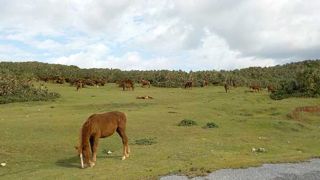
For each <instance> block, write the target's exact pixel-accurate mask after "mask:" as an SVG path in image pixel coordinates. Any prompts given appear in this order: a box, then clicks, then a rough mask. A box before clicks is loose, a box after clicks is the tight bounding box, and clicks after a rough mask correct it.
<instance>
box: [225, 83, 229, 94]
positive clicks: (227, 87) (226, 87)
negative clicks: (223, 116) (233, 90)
mask: <svg viewBox="0 0 320 180" xmlns="http://www.w3.org/2000/svg"><path fill="white" fill-rule="evenodd" d="M224 90H225V91H226V93H228V90H229V85H228V84H227V83H224Z"/></svg>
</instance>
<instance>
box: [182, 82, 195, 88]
mask: <svg viewBox="0 0 320 180" xmlns="http://www.w3.org/2000/svg"><path fill="white" fill-rule="evenodd" d="M192 84H193V83H192V81H187V82H186V83H185V85H184V88H185V89H187V88H192Z"/></svg>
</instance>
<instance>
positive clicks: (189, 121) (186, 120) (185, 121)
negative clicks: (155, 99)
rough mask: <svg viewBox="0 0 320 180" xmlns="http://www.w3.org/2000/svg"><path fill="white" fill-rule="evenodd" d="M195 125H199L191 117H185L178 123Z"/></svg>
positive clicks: (180, 124)
mask: <svg viewBox="0 0 320 180" xmlns="http://www.w3.org/2000/svg"><path fill="white" fill-rule="evenodd" d="M195 125H197V122H196V121H194V120H191V119H184V120H182V121H180V123H179V124H178V126H195Z"/></svg>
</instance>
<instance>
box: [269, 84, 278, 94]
mask: <svg viewBox="0 0 320 180" xmlns="http://www.w3.org/2000/svg"><path fill="white" fill-rule="evenodd" d="M267 89H268V92H272V93H273V92H275V91H276V88H275V87H274V86H272V85H268V86H267Z"/></svg>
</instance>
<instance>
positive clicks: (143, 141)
mask: <svg viewBox="0 0 320 180" xmlns="http://www.w3.org/2000/svg"><path fill="white" fill-rule="evenodd" d="M155 139H156V138H143V139H137V140H135V144H137V145H152V144H155V143H157V142H156V141H155Z"/></svg>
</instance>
